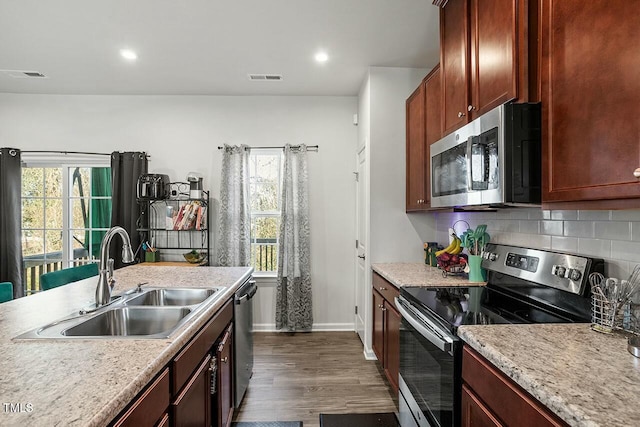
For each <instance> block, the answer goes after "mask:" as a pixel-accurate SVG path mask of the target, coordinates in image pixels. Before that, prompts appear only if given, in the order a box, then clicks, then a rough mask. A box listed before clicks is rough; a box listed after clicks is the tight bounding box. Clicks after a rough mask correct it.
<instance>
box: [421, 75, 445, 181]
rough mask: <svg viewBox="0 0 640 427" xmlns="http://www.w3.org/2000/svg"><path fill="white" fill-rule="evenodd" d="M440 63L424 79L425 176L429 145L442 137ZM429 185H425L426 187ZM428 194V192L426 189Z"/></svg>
mask: <svg viewBox="0 0 640 427" xmlns="http://www.w3.org/2000/svg"><path fill="white" fill-rule="evenodd" d="M440 83H441V78H440V64H438V65H436V66H435V68H434V69H433V70H431V72H430V73H429V74H428V75H427V77H426V78H425V79H424V98H425V114H424V118H425V141H426V143H427V176H429V169H428V167H429V158H430V157H429V146H430V145H431V144H433V143H434V142H437V141H439V140H440V138H442V121H441V118H442V115H441V112H442V108H441V105H442V85H441V84H440ZM428 188H429V187H428V186H427V189H428ZM428 194H430V192H429V191H428Z"/></svg>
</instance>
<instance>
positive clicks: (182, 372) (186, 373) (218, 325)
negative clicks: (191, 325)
mask: <svg viewBox="0 0 640 427" xmlns="http://www.w3.org/2000/svg"><path fill="white" fill-rule="evenodd" d="M232 318H233V298H232V299H230V300H229V301H227V303H226V304H225V305H224V306H223V307H222V308H221V309H220V310H218V312H217V313H216V314H215V315H214V316H213V318H212V319H211V320H210V321H209V322H208V323H207V324H206V325H205V326H204V327H203V328H202V329H201V330H200V332H198V334H197V335H196V336H195V337H194V338H193V339H192V340H191V341H190V342H189V343H188V344H187V345H186V346H185V347H184V348H183V349H182V351H180V353H178V355H177V356H176V357H175V358H174V359H173V361H172V362H171V363H172V369H171V371H172V379H173V388H172V392H173V393H172V395H173V396H175V395H176V394H178V392H179V391H180V390H181V389H182V387H183V386H184V384H185V383H186V382H187V380H188V379H189V378H190V377H191V374H193V372H194V371H195V370H196V368H197V367H198V365H199V364H200V362H201V361H202V359H203V358H204V357H205V356H206V354H207V353H208V352H209V350H211V347H212V346H213V344H214V343H215V341H216V340H217V339H218V337H219V336H220V335H221V334H222V332H223V331H224V329H225V328H226V327H227V325H228V324H229V323H230V322H231V319H232Z"/></svg>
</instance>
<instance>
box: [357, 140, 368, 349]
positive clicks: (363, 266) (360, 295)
mask: <svg viewBox="0 0 640 427" xmlns="http://www.w3.org/2000/svg"><path fill="white" fill-rule="evenodd" d="M365 147H366V143H365V145H363V146H362V147H361V148H360V150H359V151H358V154H357V163H358V169H357V170H358V171H357V172H356V242H355V248H356V250H355V255H356V286H355V288H356V309H355V312H356V332H358V335H359V336H360V340H361V341H362V342H363V344H364V343H366V340H365V332H364V328H365V326H364V318H365V312H366V302H365V301H367V299H366V293H367V291H368V287H367V285H366V280H367V279H366V278H367V274H366V272H367V259H366V253H367V243H368V242H367V241H366V236H367V233H366V230H367V225H366V212H367V209H366V206H367V191H366V176H365V170H366V169H365V166H366V163H365V160H366V153H365Z"/></svg>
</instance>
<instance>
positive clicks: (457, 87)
mask: <svg viewBox="0 0 640 427" xmlns="http://www.w3.org/2000/svg"><path fill="white" fill-rule="evenodd" d="M530 9H533V10H531V11H530ZM536 13H537V11H536V10H535V9H534V2H533V0H449V1H448V2H447V5H446V6H445V7H444V8H442V9H441V11H440V64H441V67H442V106H443V108H442V130H443V134H444V135H447V134H449V133H451V132H453V131H454V130H456V129H458V128H459V127H461V126H462V125H464V124H466V123H468V122H469V121H471V120H473V119H475V118H477V117H479V116H480V115H482V114H484V113H486V112H487V111H489V110H491V109H493V108H495V107H497V106H498V105H501V104H503V103H505V102H507V101H509V100H513V99H517V100H519V101H523V102H524V101H535V100H537V99H536V94H537V91H534V92H532V91H531V88H535V87H536V81H537V72H535V70H536V67H537V59H536V56H535V55H530V52H537V37H536V36H537V33H536V32H535V31H532V28H531V26H532V25H534V26H533V28H534V29H535V23H536V22H537V20H536V17H535V16H536ZM531 70H533V72H531Z"/></svg>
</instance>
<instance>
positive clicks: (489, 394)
mask: <svg viewBox="0 0 640 427" xmlns="http://www.w3.org/2000/svg"><path fill="white" fill-rule="evenodd" d="M462 380H463V381H464V382H465V383H466V384H468V386H469V387H470V388H471V389H472V390H473V391H474V393H475V395H477V396H478V398H479V399H480V400H481V401H482V402H484V403H485V404H486V406H487V407H488V408H490V409H491V411H492V412H493V414H495V415H496V416H497V417H498V418H499V419H500V420H501V421H502V422H503V423H504V424H505V425H507V426H518V427H542V426H566V425H567V424H566V423H565V422H564V421H562V420H561V419H560V418H558V417H557V416H556V415H554V414H552V413H551V412H549V410H548V409H547V408H546V407H544V406H543V405H542V404H541V403H540V402H538V401H537V400H536V399H534V398H533V397H531V396H530V395H529V394H528V393H527V392H526V391H524V390H523V389H522V388H521V387H520V386H518V385H517V384H515V383H514V382H513V381H512V380H511V379H509V378H507V377H506V376H505V375H504V374H503V373H502V372H500V371H498V369H497V368H495V367H494V366H493V365H492V364H491V363H489V362H488V361H487V360H486V359H485V358H484V357H482V356H480V355H479V354H478V353H476V352H475V351H474V350H472V349H471V348H469V347H468V346H465V347H464V350H463V352H462Z"/></svg>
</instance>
